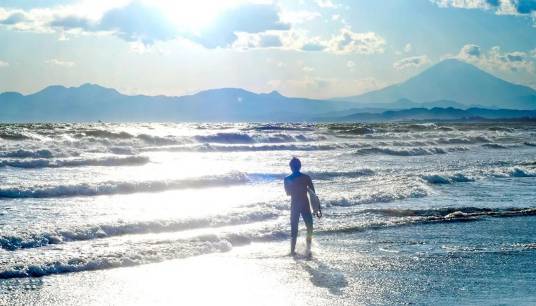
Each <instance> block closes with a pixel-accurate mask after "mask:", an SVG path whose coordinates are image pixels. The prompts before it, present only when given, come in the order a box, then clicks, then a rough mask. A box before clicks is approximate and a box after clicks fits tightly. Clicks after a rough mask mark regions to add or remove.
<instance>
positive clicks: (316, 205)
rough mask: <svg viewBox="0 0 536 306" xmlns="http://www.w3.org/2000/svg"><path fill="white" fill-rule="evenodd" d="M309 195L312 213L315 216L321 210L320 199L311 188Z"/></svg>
mask: <svg viewBox="0 0 536 306" xmlns="http://www.w3.org/2000/svg"><path fill="white" fill-rule="evenodd" d="M307 193H308V194H309V203H311V211H312V212H313V214H315V215H316V214H317V213H318V212H319V211H320V210H321V206H320V199H319V198H318V196H317V195H316V193H315V192H314V191H313V190H312V189H311V188H307Z"/></svg>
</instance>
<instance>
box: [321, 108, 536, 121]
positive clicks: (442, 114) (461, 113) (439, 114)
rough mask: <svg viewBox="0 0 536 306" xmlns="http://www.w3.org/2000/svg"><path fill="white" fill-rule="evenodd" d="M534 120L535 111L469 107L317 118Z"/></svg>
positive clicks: (366, 119) (417, 109)
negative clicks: (464, 108)
mask: <svg viewBox="0 0 536 306" xmlns="http://www.w3.org/2000/svg"><path fill="white" fill-rule="evenodd" d="M521 118H530V119H533V120H536V111H527V110H510V109H485V108H469V109H466V110H463V109H457V108H452V107H448V108H441V107H434V108H431V109H427V108H411V109H405V110H399V111H385V112H383V113H355V114H352V115H348V116H341V117H331V118H327V117H324V118H318V119H317V120H318V121H327V122H383V121H408V120H462V119H463V120H477V119H521Z"/></svg>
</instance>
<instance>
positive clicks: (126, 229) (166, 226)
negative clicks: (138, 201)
mask: <svg viewBox="0 0 536 306" xmlns="http://www.w3.org/2000/svg"><path fill="white" fill-rule="evenodd" d="M278 216H279V215H278V214H276V213H275V212H273V211H252V212H249V213H233V214H227V215H220V216H211V217H207V218H198V219H186V220H179V221H175V220H167V221H166V220H161V221H146V222H136V223H117V224H103V225H96V226H92V227H83V228H77V229H72V230H56V231H52V232H47V233H36V234H27V235H25V236H0V247H1V248H2V249H5V250H9V251H14V250H18V249H29V248H38V247H43V246H46V245H51V244H61V243H66V242H71V241H86V240H93V239H100V238H108V237H114V236H122V235H129V234H146V233H164V232H178V231H185V230H192V229H199V228H207V227H222V226H231V225H240V224H247V223H253V222H261V221H265V220H269V219H273V218H276V217H278Z"/></svg>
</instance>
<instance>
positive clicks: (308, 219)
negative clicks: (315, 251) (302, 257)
mask: <svg viewBox="0 0 536 306" xmlns="http://www.w3.org/2000/svg"><path fill="white" fill-rule="evenodd" d="M301 215H302V218H303V222H305V226H306V227H307V238H306V242H307V253H309V254H310V253H311V243H312V240H313V215H312V214H311V210H310V209H309V207H307V208H305V209H304V210H303V211H302V213H301Z"/></svg>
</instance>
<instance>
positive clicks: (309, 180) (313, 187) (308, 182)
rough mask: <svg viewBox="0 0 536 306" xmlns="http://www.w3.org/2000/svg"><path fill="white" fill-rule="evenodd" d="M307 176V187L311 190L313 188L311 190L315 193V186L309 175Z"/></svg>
mask: <svg viewBox="0 0 536 306" xmlns="http://www.w3.org/2000/svg"><path fill="white" fill-rule="evenodd" d="M308 178H309V179H308V180H307V187H309V188H311V190H313V192H314V193H316V190H315V186H314V185H313V180H311V177H310V176H309V177H308Z"/></svg>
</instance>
